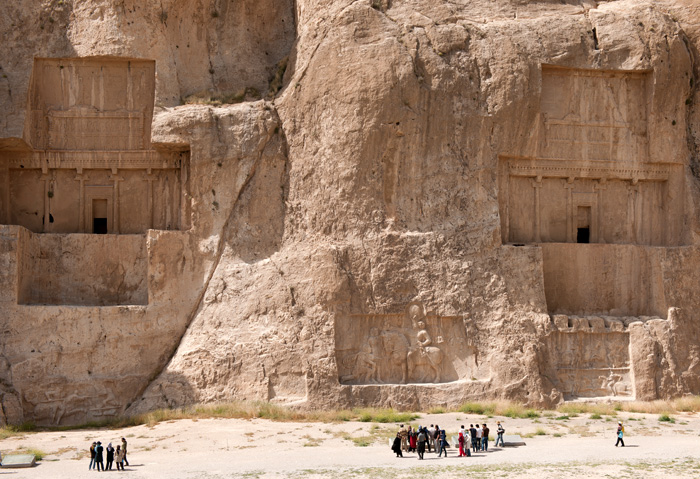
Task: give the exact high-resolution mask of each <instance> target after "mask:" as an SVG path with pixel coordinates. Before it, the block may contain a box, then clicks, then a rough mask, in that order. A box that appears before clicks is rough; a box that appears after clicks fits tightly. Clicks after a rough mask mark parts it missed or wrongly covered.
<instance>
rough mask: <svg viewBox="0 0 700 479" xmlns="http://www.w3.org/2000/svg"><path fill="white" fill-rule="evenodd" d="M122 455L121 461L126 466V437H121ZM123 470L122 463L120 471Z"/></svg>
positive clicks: (127, 463) (127, 462)
mask: <svg viewBox="0 0 700 479" xmlns="http://www.w3.org/2000/svg"><path fill="white" fill-rule="evenodd" d="M122 455H123V456H124V457H123V460H124V461H123V462H124V464H126V465H127V466H128V465H129V460H128V459H127V458H126V438H122ZM123 470H124V465H123V464H122V471H123Z"/></svg>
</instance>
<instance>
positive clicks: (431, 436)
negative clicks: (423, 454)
mask: <svg viewBox="0 0 700 479" xmlns="http://www.w3.org/2000/svg"><path fill="white" fill-rule="evenodd" d="M427 435H428V441H427V442H428V452H430V451H431V450H432V451H436V450H437V449H436V448H435V426H433V425H432V424H431V425H430V427H429V428H428V430H427Z"/></svg>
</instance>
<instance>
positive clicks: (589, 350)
mask: <svg viewBox="0 0 700 479" xmlns="http://www.w3.org/2000/svg"><path fill="white" fill-rule="evenodd" d="M552 321H553V323H554V329H555V331H554V332H553V333H552V334H550V335H549V336H548V338H547V346H548V351H549V354H550V358H549V360H550V362H551V364H552V365H553V366H554V370H555V371H556V378H550V379H552V380H553V381H554V382H555V384H557V385H558V387H559V390H560V391H562V393H563V394H564V397H565V399H575V398H587V397H608V396H609V397H629V396H633V395H634V388H633V383H632V377H631V373H630V370H631V367H630V353H629V341H630V339H629V332H628V331H627V329H626V327H625V325H624V323H623V322H622V321H619V320H616V319H610V318H607V319H604V318H601V317H573V316H572V317H569V316H565V315H555V316H554V317H553V319H552Z"/></svg>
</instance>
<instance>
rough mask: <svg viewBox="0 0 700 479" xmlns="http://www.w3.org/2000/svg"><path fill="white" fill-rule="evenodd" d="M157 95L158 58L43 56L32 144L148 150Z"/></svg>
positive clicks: (33, 95) (38, 64)
mask: <svg viewBox="0 0 700 479" xmlns="http://www.w3.org/2000/svg"><path fill="white" fill-rule="evenodd" d="M154 95H155V62H154V61H152V60H136V59H120V58H103V57H99V58H37V59H35V61H34V70H33V75H32V82H31V91H30V95H29V109H30V111H31V115H30V120H29V121H30V125H29V137H30V143H31V144H32V146H33V147H34V148H37V149H56V150H139V149H147V148H149V144H150V128H151V119H152V117H153V102H154Z"/></svg>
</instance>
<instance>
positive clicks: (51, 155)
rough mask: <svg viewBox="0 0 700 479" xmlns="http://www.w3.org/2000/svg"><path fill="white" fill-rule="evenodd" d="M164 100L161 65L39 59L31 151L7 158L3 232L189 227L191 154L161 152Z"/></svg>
mask: <svg viewBox="0 0 700 479" xmlns="http://www.w3.org/2000/svg"><path fill="white" fill-rule="evenodd" d="M154 97H155V62H154V61H153V60H143V59H129V58H112V57H90V58H37V59H35V61H34V69H33V71H32V78H31V81H30V87H29V112H28V121H27V125H26V132H25V138H26V139H27V141H28V143H29V145H28V147H27V148H25V149H23V150H16V151H3V152H0V182H2V184H0V191H2V192H4V195H3V197H2V198H0V223H2V224H16V225H21V226H24V227H25V228H27V229H29V230H30V231H32V232H34V233H88V234H143V233H145V232H146V230H148V229H162V230H181V229H187V228H189V220H188V218H189V208H190V206H189V200H188V195H187V191H188V168H189V151H188V149H187V148H184V149H183V147H182V146H181V145H173V147H172V148H170V147H168V148H159V149H156V148H154V146H153V145H152V144H151V122H152V119H153V107H154ZM165 146H166V147H167V146H168V145H165Z"/></svg>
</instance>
